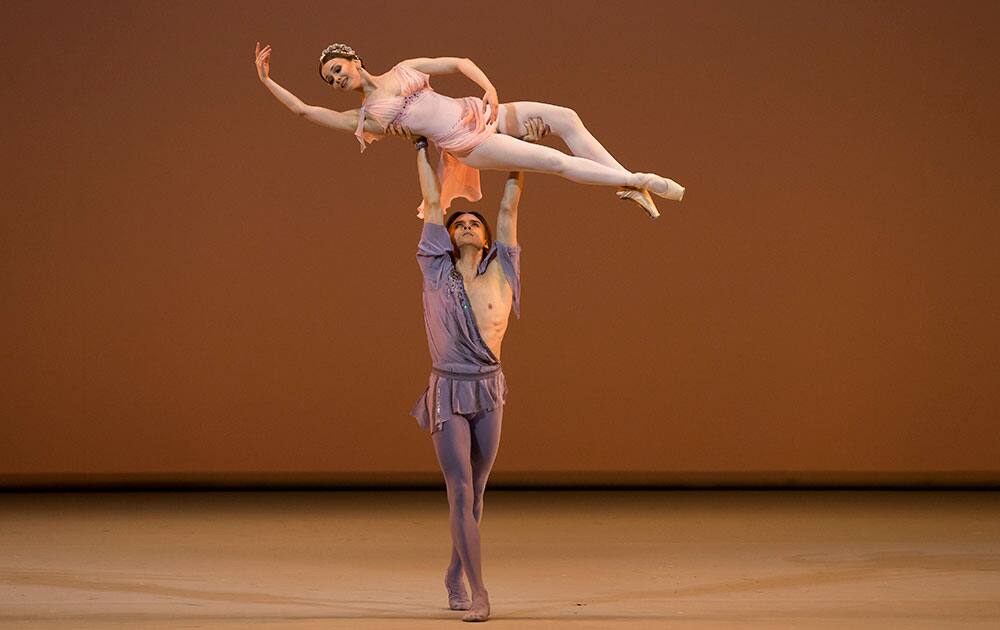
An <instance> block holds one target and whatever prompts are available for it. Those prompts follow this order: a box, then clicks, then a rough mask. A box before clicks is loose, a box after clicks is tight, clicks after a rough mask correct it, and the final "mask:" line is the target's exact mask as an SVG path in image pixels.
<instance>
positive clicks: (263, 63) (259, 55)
mask: <svg viewBox="0 0 1000 630" xmlns="http://www.w3.org/2000/svg"><path fill="white" fill-rule="evenodd" d="M254 57H256V60H255V61H254V63H255V64H257V77H258V78H259V79H260V80H261V81H263V80H264V79H266V78H267V77H268V76H269V75H270V74H271V45H270V44H268V45H267V46H264V48H261V47H260V42H257V50H255V51H254Z"/></svg>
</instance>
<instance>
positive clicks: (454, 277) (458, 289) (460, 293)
mask: <svg viewBox="0 0 1000 630" xmlns="http://www.w3.org/2000/svg"><path fill="white" fill-rule="evenodd" d="M448 293H450V294H451V295H452V296H454V297H457V298H458V302H459V303H460V304H461V305H462V308H463V309H465V310H469V298H468V296H467V295H466V294H465V281H464V280H463V279H462V272H461V271H459V270H458V269H455V268H452V270H451V273H449V274H448Z"/></svg>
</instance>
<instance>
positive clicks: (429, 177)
mask: <svg viewBox="0 0 1000 630" xmlns="http://www.w3.org/2000/svg"><path fill="white" fill-rule="evenodd" d="M526 127H527V132H528V133H527V135H526V136H524V137H523V138H522V139H527V140H529V141H536V140H538V139H539V138H541V137H542V136H544V135H545V134H546V133H547V132H548V130H549V129H548V126H547V125H545V124H544V123H543V122H542V121H541V120H540V119H533V120H531V121H529V122H528V123H527V125H526ZM396 131H397V133H398V132H399V130H398V129H397V130H396ZM416 146H417V172H418V174H419V177H420V189H421V192H422V193H423V197H424V227H423V231H422V234H421V237H420V244H419V246H418V248H417V262H418V263H419V264H420V269H421V271H422V272H423V303H424V323H425V325H426V329H427V343H428V346H429V347H430V352H431V360H432V365H433V367H432V370H431V375H430V380H429V383H428V387H427V389H426V390H425V391H424V393H423V395H422V396H421V397H420V400H418V401H417V403H416V405H415V406H414V407H413V410H412V411H411V412H410V413H411V415H413V416H414V417H415V418H416V419H417V423H418V424H419V425H420V426H421V427H422V428H423V429H425V430H428V431H430V432H431V439H432V441H433V443H434V451H435V453H436V454H437V459H438V463H439V464H440V466H441V471H442V472H443V473H444V478H445V484H446V486H447V489H448V505H449V524H450V527H451V538H452V553H451V564H450V565H449V566H448V570H447V572H446V573H445V587H446V588H447V590H448V606H449V608H451V609H452V610H468V611H469V612H468V613H466V614H465V616H464V617H462V621H486V619H487V618H489V614H490V601H489V594H488V593H487V591H486V586H485V585H484V584H483V578H482V563H481V558H480V543H479V522H480V520H481V519H482V514H483V493H484V491H485V489H486V480H487V478H488V477H489V474H490V469H491V468H492V467H493V461H494V460H495V459H496V454H497V448H498V446H499V444H500V424H501V418H502V416H503V405H504V402H505V400H506V395H507V382H506V380H505V379H504V375H503V372H502V371H501V369H500V344H501V342H502V341H503V336H504V333H505V332H506V330H507V320H508V318H509V317H510V310H511V307H512V306H513V308H514V312H515V313H516V314H517V316H518V317H520V316H521V315H520V294H521V277H520V254H521V247H520V245H518V244H517V205H518V201H519V200H520V198H521V189H522V187H523V184H524V176H523V174H522V173H520V172H514V173H511V174H510V176H509V177H508V178H507V183H506V184H505V186H504V192H503V198H502V199H501V201H500V212H499V214H498V217H497V238H496V240H495V241H494V240H493V238H492V233H491V230H490V227H489V224H488V223H487V222H486V219H484V218H483V216H482V215H481V214H479V213H478V212H473V211H468V212H466V211H458V212H455V213H453V214H452V215H451V216H450V217H449V218H448V221H447V222H446V223H445V222H444V221H443V217H442V210H441V203H440V198H439V191H438V183H437V179H436V177H435V172H434V169H433V167H431V165H430V163H429V162H428V161H427V142H426V140H424V139H423V138H420V139H418V140H417V142H416ZM463 569H464V572H465V576H466V577H467V578H468V580H469V586H470V587H471V590H472V598H471V601H470V599H469V596H468V594H467V593H466V590H465V585H464V584H463V581H462V572H463Z"/></svg>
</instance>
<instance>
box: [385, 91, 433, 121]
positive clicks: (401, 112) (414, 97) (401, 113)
mask: <svg viewBox="0 0 1000 630" xmlns="http://www.w3.org/2000/svg"><path fill="white" fill-rule="evenodd" d="M428 89H429V88H421V89H419V90H417V91H416V92H413V93H412V94H407V95H406V96H404V97H403V105H402V107H401V108H400V109H399V113H398V114H396V117H395V118H393V119H392V122H390V123H389V124H390V125H396V124H399V121H401V120H402V119H403V116H405V115H406V108H407V107H409V106H410V103H412V102H413V101H415V100H417V99H418V98H420V97H421V96H423V95H424V94H426V93H427V91H428Z"/></svg>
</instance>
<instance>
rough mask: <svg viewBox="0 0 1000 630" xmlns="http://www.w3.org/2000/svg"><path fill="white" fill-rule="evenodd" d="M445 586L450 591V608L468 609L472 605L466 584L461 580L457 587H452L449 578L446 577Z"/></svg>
mask: <svg viewBox="0 0 1000 630" xmlns="http://www.w3.org/2000/svg"><path fill="white" fill-rule="evenodd" d="M444 588H445V590H447V591H448V608H450V609H452V610H468V609H469V608H471V607H472V600H471V599H469V594H468V593H466V592H465V584H462V583H461V582H459V584H458V586H457V587H456V588H454V589H453V588H452V585H451V583H450V582H448V578H447V577H446V578H445V579H444Z"/></svg>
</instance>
